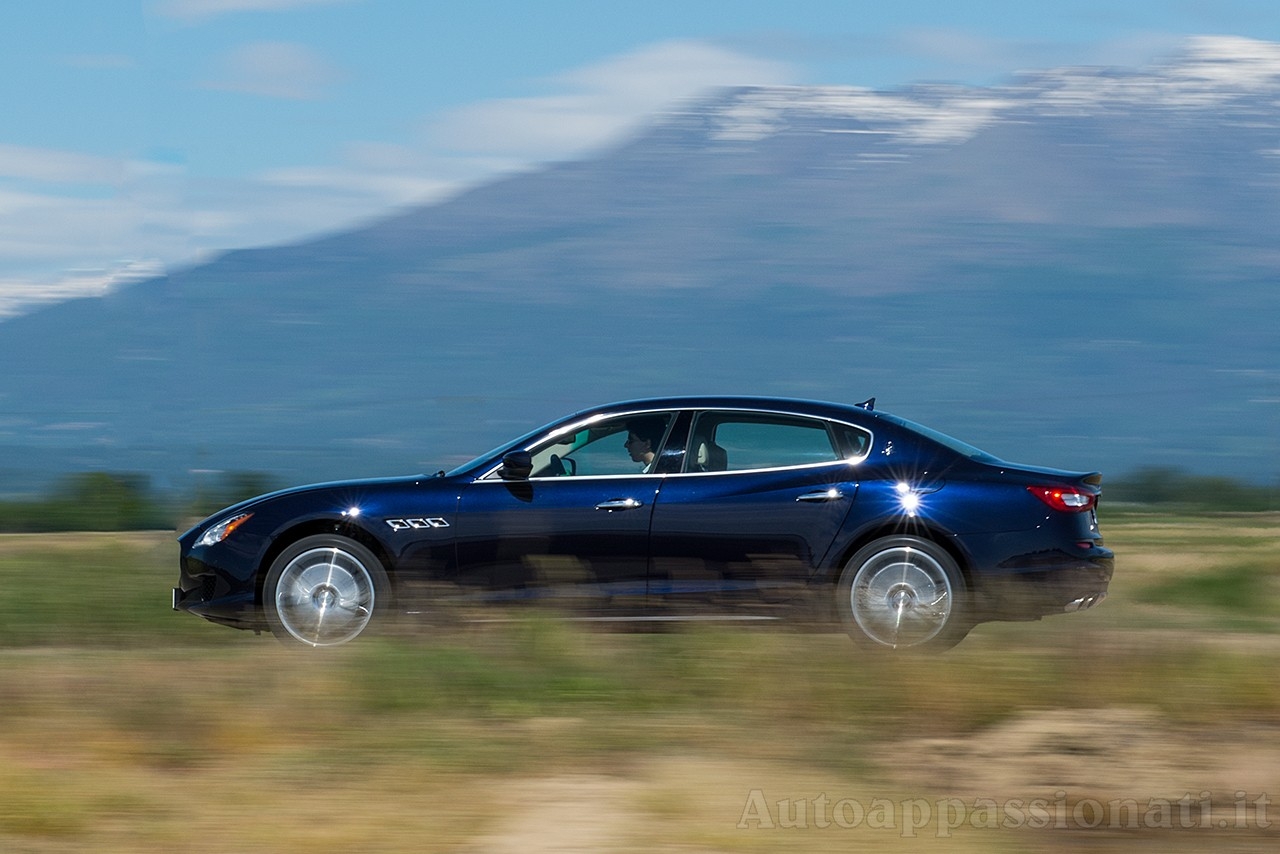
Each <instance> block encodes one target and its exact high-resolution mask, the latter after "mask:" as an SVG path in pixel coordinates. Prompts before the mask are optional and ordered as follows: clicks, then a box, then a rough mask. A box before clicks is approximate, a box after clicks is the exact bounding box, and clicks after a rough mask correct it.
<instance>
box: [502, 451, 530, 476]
mask: <svg viewBox="0 0 1280 854" xmlns="http://www.w3.org/2000/svg"><path fill="white" fill-rule="evenodd" d="M532 473H533V455H532V454H530V453H529V452H528V451H508V452H507V453H506V454H503V456H502V468H500V469H498V477H500V478H502V479H503V480H527V479H528V478H529V475H531V474H532Z"/></svg>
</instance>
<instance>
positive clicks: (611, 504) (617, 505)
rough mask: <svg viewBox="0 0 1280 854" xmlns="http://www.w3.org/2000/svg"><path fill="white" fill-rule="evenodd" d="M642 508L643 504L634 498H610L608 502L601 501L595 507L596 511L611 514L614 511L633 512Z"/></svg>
mask: <svg viewBox="0 0 1280 854" xmlns="http://www.w3.org/2000/svg"><path fill="white" fill-rule="evenodd" d="M643 506H644V502H643V501H640V500H638V499H635V498H611V499H609V500H608V501H601V502H600V503H599V504H597V505H596V509H597V510H608V511H609V512H610V513H612V512H613V511H614V510H634V509H636V508H637V507H643Z"/></svg>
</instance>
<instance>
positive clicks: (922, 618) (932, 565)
mask: <svg viewBox="0 0 1280 854" xmlns="http://www.w3.org/2000/svg"><path fill="white" fill-rule="evenodd" d="M836 606H837V608H838V609H839V612H840V618H841V620H842V621H843V623H844V626H845V630H846V631H847V632H848V633H849V636H850V637H852V638H853V640H854V641H855V642H856V643H858V644H859V645H860V646H863V647H865V648H868V649H875V650H882V651H888V650H944V649H950V648H951V647H953V646H955V645H956V644H957V643H959V642H960V641H961V640H963V639H964V636H965V635H966V634H968V633H969V629H970V628H971V627H972V623H971V622H970V618H969V614H968V609H969V591H968V588H967V587H966V586H965V582H964V576H963V575H962V574H961V573H960V567H959V566H958V565H957V564H956V561H955V559H954V558H953V557H951V555H950V554H949V553H948V552H947V551H946V549H944V548H942V547H941V546H939V545H937V544H936V543H934V542H932V541H930V540H926V539H922V538H920V537H905V536H903V537H882V538H881V539H878V540H875V541H873V542H871V543H868V544H867V545H865V546H863V547H862V548H861V549H859V550H858V552H857V554H855V555H854V556H853V557H852V558H850V559H849V562H848V563H847V564H845V567H844V570H843V571H842V572H841V573H840V582H839V583H838V584H837V585H836Z"/></svg>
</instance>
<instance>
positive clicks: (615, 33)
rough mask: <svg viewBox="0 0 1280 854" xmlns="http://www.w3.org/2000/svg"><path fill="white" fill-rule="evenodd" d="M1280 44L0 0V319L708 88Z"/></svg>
mask: <svg viewBox="0 0 1280 854" xmlns="http://www.w3.org/2000/svg"><path fill="white" fill-rule="evenodd" d="M1206 34H1208V35H1237V36H1246V37H1250V38H1256V39H1264V40H1268V41H1280V4H1273V3H1270V2H1262V0H1253V1H1252V2H1239V1H1238V0H1204V2H1201V0H1187V2H1178V1H1177V0H1172V2H1149V0H1129V2H1125V3H1116V2H1115V0H1106V2H1094V0H1058V2H1053V3H1037V2H1035V0H1014V1H1013V2H1005V0H986V2H983V0H974V2H967V3H957V2H955V0H945V2H932V0H896V2H888V3H886V2H874V3H872V2H858V1H857V0H840V1H838V0H829V2H821V1H818V2H808V0H791V1H790V2H788V3H763V2H753V0H724V2H722V0H683V2H667V0H648V2H646V3H635V4H625V3H608V2H591V1H590V0H542V2H537V3H519V2H497V0H494V2H488V0H471V2H453V3H438V2H430V0H427V2H412V1H411V0H142V2H137V0H135V2H126V0H40V2H36V0H30V2H26V0H22V2H9V3H4V4H0V65H2V70H0V105H2V106H3V111H2V112H0V316H3V314H4V313H5V312H6V310H10V311H11V310H12V308H13V307H14V306H15V305H16V304H17V301H20V300H25V299H33V298H51V297H56V296H59V295H67V294H71V293H76V292H93V291H94V289H96V288H99V287H102V286H103V283H105V282H108V281H110V280H112V279H113V278H116V279H118V278H119V277H120V276H122V275H125V276H127V275H131V274H143V273H147V272H151V271H155V270H160V269H164V268H166V267H169V268H171V267H173V266H177V265H181V264H184V263H191V262H192V261H195V260H199V259H200V258H203V257H208V256H209V255H210V254H211V253H215V252H217V251H219V250H222V249H228V248H237V247H244V246H254V245H262V244H270V243H277V242H283V241H287V240H291V239H297V238H299V237H302V236H305V235H309V234H315V233H319V232H324V231H329V230H336V229H340V228H343V227H346V226H348V225H350V224H352V223H355V222H358V221H361V220H363V219H367V218H369V217H372V216H376V215H378V214H379V213H383V212H388V211H390V210H393V209H396V208H398V207H403V206H406V205H412V204H419V203H423V202H429V201H432V200H437V199H441V198H445V197H447V196H448V195H449V194H452V193H455V192H457V191H458V190H459V189H461V188H464V187H466V186H468V185H469V184H473V183H475V182H478V181H483V180H486V179H489V178H492V177H494V176H496V175H500V174H502V173H503V172H504V171H507V170H512V169H519V168H524V167H527V166H529V165H530V164H536V163H539V162H546V161H549V160H556V159H564V158H568V157H573V156H576V155H580V154H582V153H585V152H588V151H590V150H592V149H593V148H597V147H600V146H602V145H606V144H608V143H609V142H610V141H612V140H616V139H618V138H620V137H621V136H622V135H625V134H626V133H627V132H628V131H630V130H632V129H634V128H635V127H637V126H638V124H639V123H641V122H643V121H644V119H645V118H646V117H647V116H652V115H654V114H655V113H657V112H658V111H660V110H661V109H662V108H663V107H664V106H665V105H667V104H670V103H673V102H677V101H679V100H681V99H685V98H690V97H695V96H696V95H697V94H698V93H699V92H703V91H705V90H706V89H707V88H709V87H714V86H719V85H734V84H752V83H755V84H770V83H794V84H830V85H846V86H861V87H867V88H874V89H886V88H893V87H896V86H901V85H906V84H909V83H912V82H917V81H924V80H929V81H938V80H943V81H954V82H962V83H970V84H980V85H981V84H991V83H998V82H1001V81H1002V80H1005V79H1008V77H1009V76H1011V75H1012V74H1014V73H1016V72H1017V71H1019V70H1023V69H1037V68H1048V67H1055V66H1061V65H1120V66H1136V65H1143V64H1147V63H1150V62H1153V61H1160V60H1162V59H1165V58H1167V57H1169V56H1171V55H1172V54H1174V53H1175V52H1176V51H1177V50H1178V47H1179V44H1180V43H1181V41H1182V40H1183V39H1184V38H1185V37H1187V36H1191V35H1206Z"/></svg>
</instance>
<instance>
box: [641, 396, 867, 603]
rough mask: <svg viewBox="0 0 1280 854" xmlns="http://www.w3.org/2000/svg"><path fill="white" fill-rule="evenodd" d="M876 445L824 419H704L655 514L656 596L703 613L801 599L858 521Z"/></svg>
mask: <svg viewBox="0 0 1280 854" xmlns="http://www.w3.org/2000/svg"><path fill="white" fill-rule="evenodd" d="M867 442H869V436H865V441H864V436H863V434H862V433H861V432H860V431H858V430H857V428H852V427H848V426H847V425H835V424H832V423H830V422H827V421H824V420H821V419H816V418H808V417H802V416H796V415H786V414H778V413H761V412H754V411H734V410H712V411H706V412H700V413H698V414H697V416H696V418H695V419H694V424H693V429H692V433H691V436H690V439H689V444H688V451H687V453H686V455H685V465H684V467H683V472H682V473H680V474H676V475H671V476H668V477H667V478H666V479H665V480H664V482H663V484H662V489H661V492H660V494H659V496H658V501H657V505H656V507H655V509H654V513H653V521H652V526H651V527H652V538H651V544H650V549H651V551H652V560H651V565H650V575H649V592H650V594H651V596H654V597H657V598H659V599H661V600H662V601H663V602H664V603H665V604H666V605H668V606H675V607H680V608H693V609H698V608H702V607H705V606H707V605H735V606H746V605H756V606H759V605H766V606H767V605H769V604H779V603H785V602H789V601H791V600H793V599H794V598H795V597H796V596H797V594H799V593H800V592H801V591H803V590H805V589H806V588H807V586H808V583H809V579H810V578H811V577H812V576H813V574H814V573H815V572H816V571H817V569H818V567H819V566H820V565H821V562H822V559H823V557H824V556H825V555H826V553H827V549H828V548H829V547H830V546H831V543H832V541H833V540H834V539H835V537H836V534H837V533H838V532H839V530H840V527H841V525H842V524H843V523H844V520H845V518H846V517H847V516H848V515H849V511H850V509H851V507H852V506H853V502H854V498H855V496H856V494H857V481H856V476H855V472H856V470H857V463H858V462H859V461H860V460H861V459H862V458H863V456H864V455H865V448H866V444H867Z"/></svg>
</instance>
